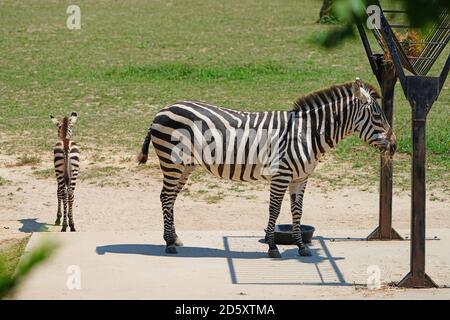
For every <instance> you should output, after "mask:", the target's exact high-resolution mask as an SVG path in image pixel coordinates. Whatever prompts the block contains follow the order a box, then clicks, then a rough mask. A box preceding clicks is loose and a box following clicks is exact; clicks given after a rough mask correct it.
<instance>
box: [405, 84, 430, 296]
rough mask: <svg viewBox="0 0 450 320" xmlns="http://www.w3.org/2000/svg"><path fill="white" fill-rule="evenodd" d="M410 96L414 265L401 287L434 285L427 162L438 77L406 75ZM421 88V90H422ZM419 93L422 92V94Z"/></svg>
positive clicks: (412, 247) (412, 262) (412, 258)
mask: <svg viewBox="0 0 450 320" xmlns="http://www.w3.org/2000/svg"><path fill="white" fill-rule="evenodd" d="M407 79H408V81H407V88H408V90H407V92H406V94H407V96H408V100H409V102H410V104H411V106H412V149H413V150H412V151H413V153H412V172H411V180H412V192H411V267H410V272H409V273H408V274H407V275H406V276H405V277H404V278H403V280H401V281H400V282H399V283H398V286H399V287H407V288H433V287H437V285H436V283H434V282H433V280H431V278H430V277H429V276H428V275H427V274H426V273H425V203H426V190H425V189H426V186H425V168H426V167H425V162H426V157H425V156H426V118H427V113H428V110H429V109H430V108H431V105H432V104H433V102H434V101H435V99H436V98H437V96H438V95H439V78H432V77H407ZM419 88H420V90H419ZM419 92H420V93H419Z"/></svg>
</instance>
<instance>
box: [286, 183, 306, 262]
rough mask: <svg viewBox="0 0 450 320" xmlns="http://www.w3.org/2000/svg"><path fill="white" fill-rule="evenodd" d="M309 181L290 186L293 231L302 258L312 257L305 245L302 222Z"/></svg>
mask: <svg viewBox="0 0 450 320" xmlns="http://www.w3.org/2000/svg"><path fill="white" fill-rule="evenodd" d="M307 181H308V180H307V179H305V180H300V181H293V182H291V183H290V184H289V194H290V198H291V213H292V231H293V237H294V241H295V244H296V245H297V246H298V254H299V255H301V256H311V251H310V250H309V248H308V246H307V245H305V244H304V243H303V240H302V232H301V229H300V222H301V219H302V210H303V209H302V208H303V195H304V193H305V188H306V183H307Z"/></svg>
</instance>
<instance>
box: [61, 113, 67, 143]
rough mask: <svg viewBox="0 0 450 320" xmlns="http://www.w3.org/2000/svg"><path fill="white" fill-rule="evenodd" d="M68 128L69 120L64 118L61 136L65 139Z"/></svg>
mask: <svg viewBox="0 0 450 320" xmlns="http://www.w3.org/2000/svg"><path fill="white" fill-rule="evenodd" d="M68 127H69V118H68V117H64V118H63V120H62V125H61V136H63V137H64V138H65V137H67V129H68Z"/></svg>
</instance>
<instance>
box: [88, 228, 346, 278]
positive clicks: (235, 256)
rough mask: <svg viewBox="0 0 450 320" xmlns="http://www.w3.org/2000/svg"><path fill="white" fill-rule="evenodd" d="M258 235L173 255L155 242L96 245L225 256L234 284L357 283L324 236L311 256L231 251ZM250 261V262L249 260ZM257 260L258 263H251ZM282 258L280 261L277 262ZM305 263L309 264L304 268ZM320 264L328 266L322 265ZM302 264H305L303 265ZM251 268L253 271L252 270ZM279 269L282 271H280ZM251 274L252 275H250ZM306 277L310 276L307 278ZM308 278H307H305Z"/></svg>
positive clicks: (107, 250) (102, 250)
mask: <svg viewBox="0 0 450 320" xmlns="http://www.w3.org/2000/svg"><path fill="white" fill-rule="evenodd" d="M258 239H259V237H255V236H224V237H223V249H217V248H207V247H189V246H184V247H180V248H178V253H177V254H174V255H170V254H167V253H165V245H156V244H113V245H104V246H98V247H96V253H97V254H98V255H104V254H137V255H146V256H157V257H158V256H161V257H173V258H174V259H178V258H223V259H226V261H227V265H228V269H229V272H230V280H231V283H232V284H259V285H280V284H282V285H293V284H295V285H322V286H354V285H355V283H348V282H347V281H346V280H345V278H344V275H343V273H342V272H341V270H340V269H339V267H338V265H337V263H336V261H338V260H342V259H344V258H343V257H334V256H333V255H332V254H331V252H330V251H329V249H328V247H327V245H326V242H325V238H323V237H320V236H319V237H314V238H313V240H316V241H315V243H316V244H319V246H317V248H316V247H315V246H314V247H311V246H310V250H311V253H312V256H310V257H301V256H299V255H298V254H297V248H296V247H295V248H292V247H288V246H280V252H281V254H282V258H280V259H271V258H269V257H268V256H267V252H265V251H236V250H232V249H231V247H232V243H233V242H234V241H238V242H239V241H248V240H251V241H253V240H256V241H257V240H258ZM246 261H247V262H246ZM252 261H255V262H252ZM276 261H279V262H280V263H279V264H277V263H274V262H276ZM305 264H306V265H310V267H307V268H306V269H307V270H308V271H307V272H306V273H305V271H304V269H305ZM321 264H323V265H326V267H324V268H321ZM302 266H303V267H302ZM279 268H281V269H283V268H284V269H286V272H287V273H291V274H293V276H292V277H291V278H290V279H285V280H284V281H279V280H278V279H272V280H271V279H262V280H261V278H260V274H261V270H262V269H265V270H267V269H274V271H277V269H279ZM249 271H250V272H249ZM278 271H279V270H278ZM249 274H250V276H248V275H249ZM306 278H307V279H306ZM302 279H303V280H305V281H302Z"/></svg>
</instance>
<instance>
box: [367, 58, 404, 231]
mask: <svg viewBox="0 0 450 320" xmlns="http://www.w3.org/2000/svg"><path fill="white" fill-rule="evenodd" d="M381 79H382V81H381V86H382V88H381V90H382V94H383V111H384V114H385V116H386V119H387V121H388V122H389V125H390V126H391V127H392V128H393V112H394V88H395V83H396V81H397V76H396V74H395V68H394V66H393V64H392V63H383V65H382V68H381ZM379 209H380V218H379V219H380V220H379V229H378V230H379V231H378V237H377V238H378V239H379V240H393V239H402V237H401V236H400V235H399V234H398V233H397V231H395V230H394V229H393V228H392V161H391V159H389V160H387V162H386V160H384V159H383V157H380V205H379ZM372 239H373V238H372Z"/></svg>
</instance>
